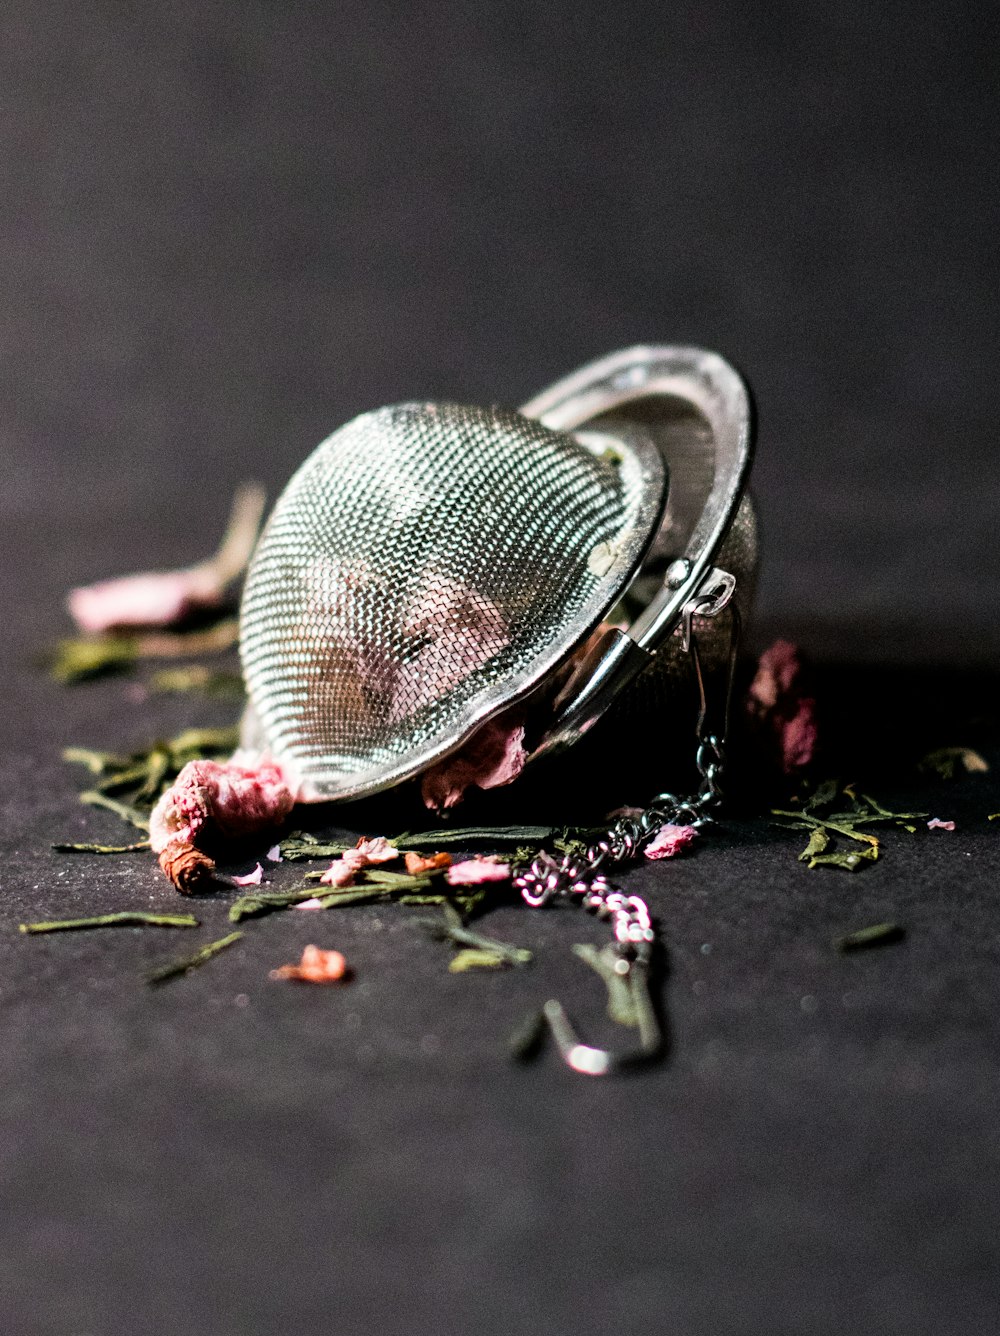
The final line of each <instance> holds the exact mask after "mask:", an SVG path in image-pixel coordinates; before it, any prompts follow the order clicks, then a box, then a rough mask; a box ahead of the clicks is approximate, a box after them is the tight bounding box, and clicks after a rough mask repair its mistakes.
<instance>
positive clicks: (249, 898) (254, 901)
mask: <svg viewBox="0 0 1000 1336" xmlns="http://www.w3.org/2000/svg"><path fill="white" fill-rule="evenodd" d="M315 894H316V892H315V890H314V889H313V887H311V886H297V887H296V888H295V890H293V891H274V892H270V891H267V892H261V893H255V894H250V895H241V896H240V898H239V899H238V900H234V901H233V903H232V904H231V905H230V906H229V922H230V923H239V922H240V921H241V920H242V919H245V918H256V917H258V916H259V915H261V914H269V913H270V912H271V911H272V910H273V909H287V908H288V907H289V905H295V904H298V903H299V902H300V901H302V900H311V899H312V898H313V896H315Z"/></svg>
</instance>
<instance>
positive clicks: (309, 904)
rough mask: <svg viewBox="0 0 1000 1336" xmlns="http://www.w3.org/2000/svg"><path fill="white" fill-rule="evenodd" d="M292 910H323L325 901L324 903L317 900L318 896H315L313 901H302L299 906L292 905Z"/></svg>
mask: <svg viewBox="0 0 1000 1336" xmlns="http://www.w3.org/2000/svg"><path fill="white" fill-rule="evenodd" d="M292 908H293V909H322V908H323V901H322V900H317V898H316V896H315V895H314V896H313V898H312V899H311V900H300V901H299V902H298V903H297V904H294V905H292Z"/></svg>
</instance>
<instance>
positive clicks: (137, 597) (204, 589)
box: [67, 566, 224, 634]
mask: <svg viewBox="0 0 1000 1336" xmlns="http://www.w3.org/2000/svg"><path fill="white" fill-rule="evenodd" d="M223 594H224V586H222V585H220V583H219V580H218V578H217V576H216V575H215V573H214V572H212V571H209V570H208V569H207V568H205V567H199V566H192V567H191V568H190V569H189V570H184V571H151V572H148V573H146V574H142V575H126V576H123V577H122V578H121V579H118V580H103V581H101V582H100V583H99V584H93V585H86V586H83V587H82V588H80V589H74V590H72V592H71V593H70V595H69V598H68V600H67V606H68V607H69V611H70V615H71V616H72V617H73V620H74V621H75V622H76V624H77V626H79V628H80V630H81V631H87V632H89V633H91V634H94V633H99V632H102V631H110V630H112V629H113V628H114V627H120V626H133V627H134V626H173V625H175V624H176V623H177V622H181V621H183V620H184V619H185V617H188V616H189V615H190V614H191V613H192V612H194V611H196V610H197V609H200V608H214V607H218V605H219V604H220V603H221V602H222V598H223Z"/></svg>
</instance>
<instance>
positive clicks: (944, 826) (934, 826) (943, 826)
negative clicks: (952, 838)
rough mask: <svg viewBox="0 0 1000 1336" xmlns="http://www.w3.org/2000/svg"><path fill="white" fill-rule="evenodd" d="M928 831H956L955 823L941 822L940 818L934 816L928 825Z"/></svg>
mask: <svg viewBox="0 0 1000 1336" xmlns="http://www.w3.org/2000/svg"><path fill="white" fill-rule="evenodd" d="M927 829H928V830H954V829H955V823H954V821H941V820H940V818H938V817H936V816H932V817H931V819H930V821H928V823H927Z"/></svg>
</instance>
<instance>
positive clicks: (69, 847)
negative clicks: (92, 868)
mask: <svg viewBox="0 0 1000 1336" xmlns="http://www.w3.org/2000/svg"><path fill="white" fill-rule="evenodd" d="M52 848H53V849H55V851H56V853H60V854H134V853H138V851H139V850H140V849H148V848H149V840H139V842H138V843H137V844H54V845H53V846H52Z"/></svg>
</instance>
